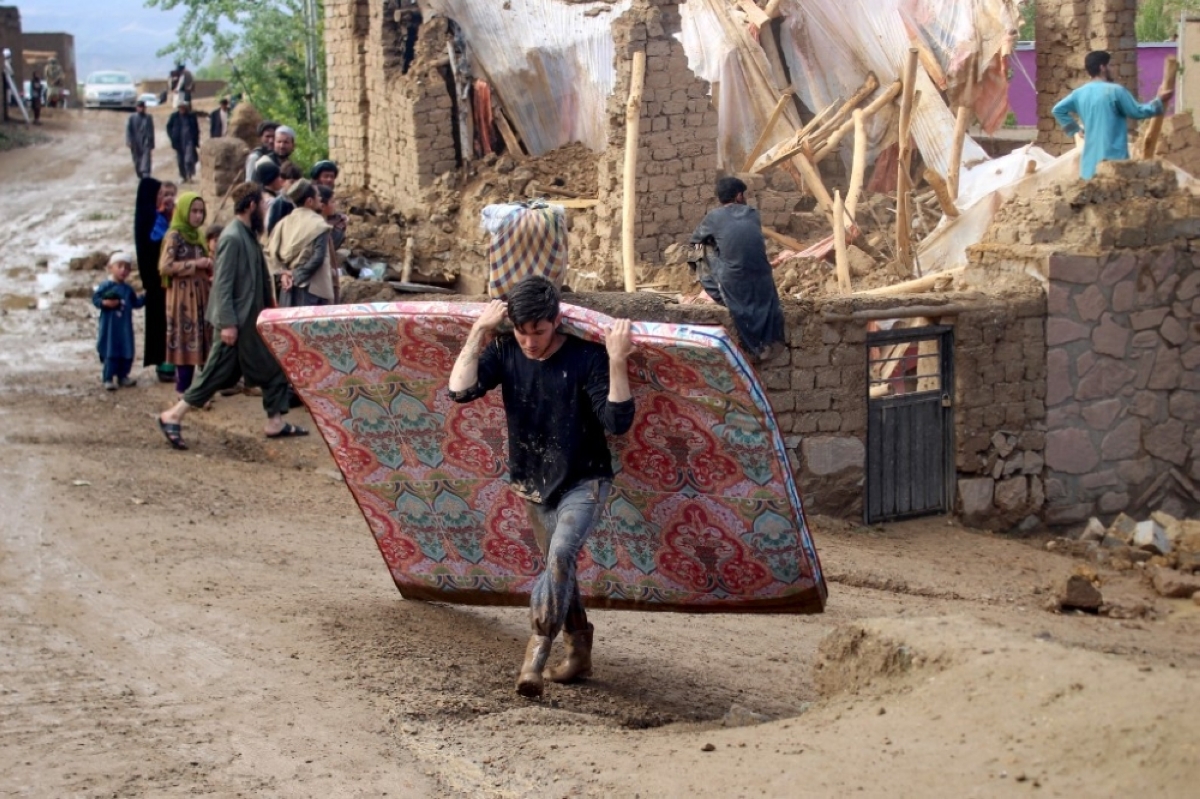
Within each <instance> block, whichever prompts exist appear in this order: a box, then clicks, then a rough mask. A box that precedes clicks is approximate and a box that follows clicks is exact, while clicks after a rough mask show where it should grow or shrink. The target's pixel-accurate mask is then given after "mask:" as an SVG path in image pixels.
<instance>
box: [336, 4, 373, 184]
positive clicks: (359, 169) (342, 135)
mask: <svg viewBox="0 0 1200 799" xmlns="http://www.w3.org/2000/svg"><path fill="white" fill-rule="evenodd" d="M370 5H371V3H369V2H368V0H325V72H326V76H327V77H326V82H327V89H326V92H327V95H326V96H327V99H326V108H327V109H328V112H329V153H330V157H331V158H333V159H334V160H335V161H337V163H338V169H339V170H340V171H339V174H338V177H339V179H341V180H342V181H344V182H345V183H346V184H347V185H349V186H366V185H367V183H368V181H369V171H370V170H369V164H368V161H367V131H368V127H369V125H370V119H371V103H370V101H369V99H368V97H367V36H368V33H369V32H370V28H371V12H370Z"/></svg>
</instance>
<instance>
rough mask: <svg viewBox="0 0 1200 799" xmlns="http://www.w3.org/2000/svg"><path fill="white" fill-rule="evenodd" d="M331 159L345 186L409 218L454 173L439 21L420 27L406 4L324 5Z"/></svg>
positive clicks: (404, 0)
mask: <svg viewBox="0 0 1200 799" xmlns="http://www.w3.org/2000/svg"><path fill="white" fill-rule="evenodd" d="M325 15H326V20H327V24H328V25H327V32H326V41H327V48H326V51H327V53H328V57H327V67H328V70H329V81H330V85H329V110H330V142H329V150H330V157H332V158H333V159H334V160H335V161H337V162H338V163H339V164H340V165H343V166H344V170H345V171H344V172H343V178H344V180H345V181H346V182H347V183H348V184H349V185H356V184H360V185H362V186H363V187H365V188H367V189H369V190H371V191H373V192H374V193H375V194H376V195H377V196H378V197H379V198H380V199H381V200H383V201H385V202H387V203H390V204H392V205H394V206H396V207H397V208H399V209H401V210H403V211H406V212H412V211H416V210H418V209H419V208H420V206H421V201H422V198H423V195H422V190H423V189H426V188H428V187H429V186H430V185H432V184H433V181H434V179H435V178H437V176H438V175H440V174H442V173H444V172H450V171H453V170H454V169H455V168H456V166H457V165H458V161H457V152H456V148H455V142H454V124H455V123H454V115H453V100H452V99H451V96H450V93H449V91H448V89H447V86H446V80H445V77H444V75H443V70H444V69H448V68H449V65H448V62H447V60H446V54H445V47H446V41H447V35H448V33H447V25H448V23H447V21H446V20H445V19H444V18H437V19H434V20H430V21H429V22H427V23H424V24H420V27H419V31H420V35H419V36H415V37H414V34H415V31H414V28H415V27H416V26H417V25H418V24H419V17H418V12H417V9H416V6H415V5H414V4H413V3H412V2H410V0H333V2H327V3H326V4H325Z"/></svg>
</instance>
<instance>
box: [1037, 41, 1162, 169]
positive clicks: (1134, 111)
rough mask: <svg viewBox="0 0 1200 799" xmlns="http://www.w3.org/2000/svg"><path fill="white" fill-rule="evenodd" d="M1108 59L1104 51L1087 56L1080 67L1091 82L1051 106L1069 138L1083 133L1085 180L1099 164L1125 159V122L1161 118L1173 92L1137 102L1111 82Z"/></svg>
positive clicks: (1124, 90)
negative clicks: (1089, 77) (1148, 100)
mask: <svg viewBox="0 0 1200 799" xmlns="http://www.w3.org/2000/svg"><path fill="white" fill-rule="evenodd" d="M1110 58H1111V56H1109V54H1108V53H1106V52H1104V51H1103V50H1096V51H1093V52H1091V53H1088V54H1087V57H1086V58H1084V60H1083V68H1084V69H1086V70H1087V74H1088V75H1090V76H1091V78H1092V79H1091V81H1089V82H1088V83H1085V84H1084V85H1082V86H1080V87H1079V88H1078V89H1076V90H1075V91H1073V92H1071V93H1070V94H1068V95H1067V96H1066V97H1064V98H1063V99H1062V100H1060V101H1059V103H1058V105H1056V106H1054V118H1055V119H1056V120H1058V124H1060V125H1062V127H1063V130H1064V131H1066V133H1067V135H1068V136H1074V135H1075V134H1077V133H1083V156H1082V158H1080V160H1079V174H1080V177H1082V178H1083V179H1084V180H1091V178H1092V176H1093V175H1095V174H1096V167H1097V166H1098V165H1099V164H1100V162H1101V161H1124V160H1127V159H1128V158H1129V123H1128V120H1130V119H1149V118H1150V117H1156V116H1159V115H1161V114H1162V113H1163V111H1164V109H1165V108H1166V104H1167V102H1168V101H1169V100H1170V99H1171V97H1172V95H1174V93H1175V92H1174V91H1171V90H1169V89H1164V90H1163V91H1161V92H1159V93H1158V97H1156V98H1154V99H1153V100H1151V101H1150V102H1148V103H1139V102H1138V101H1137V98H1136V97H1134V96H1133V95H1132V94H1130V92H1129V90H1128V89H1126V88H1125V87H1124V86H1121V85H1120V84H1118V83H1113V80H1112V75H1110V74H1109V69H1108V62H1109V60H1110ZM1080 123H1082V125H1081V124H1080Z"/></svg>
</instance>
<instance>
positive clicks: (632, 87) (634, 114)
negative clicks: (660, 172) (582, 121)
mask: <svg viewBox="0 0 1200 799" xmlns="http://www.w3.org/2000/svg"><path fill="white" fill-rule="evenodd" d="M645 81H646V51H645V50H638V51H636V52H635V53H634V54H633V66H632V70H631V72H630V76H629V101H628V102H627V103H625V174H624V183H623V185H624V195H623V197H622V202H621V261H622V265H623V267H624V272H625V290H626V291H637V269H636V266H637V264H636V257H637V254H636V251H635V250H634V246H633V245H634V227H635V225H636V219H637V159H638V139H639V138H640V136H641V124H642V89H643V87H644V85H645Z"/></svg>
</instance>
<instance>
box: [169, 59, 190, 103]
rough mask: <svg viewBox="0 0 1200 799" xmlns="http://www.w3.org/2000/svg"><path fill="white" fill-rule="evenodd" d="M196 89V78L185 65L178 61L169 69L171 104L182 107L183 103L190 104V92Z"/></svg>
mask: <svg viewBox="0 0 1200 799" xmlns="http://www.w3.org/2000/svg"><path fill="white" fill-rule="evenodd" d="M195 90H196V79H195V77H193V76H192V73H191V71H189V70H188V68H187V65H186V64H184V63H183V62H180V63H178V64H176V65H175V69H174V70H172V71H171V106H172V107H173V108H176V109H178V108H182V107H183V104H184V103H187V104H188V105H191V102H192V92H193V91H195Z"/></svg>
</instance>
